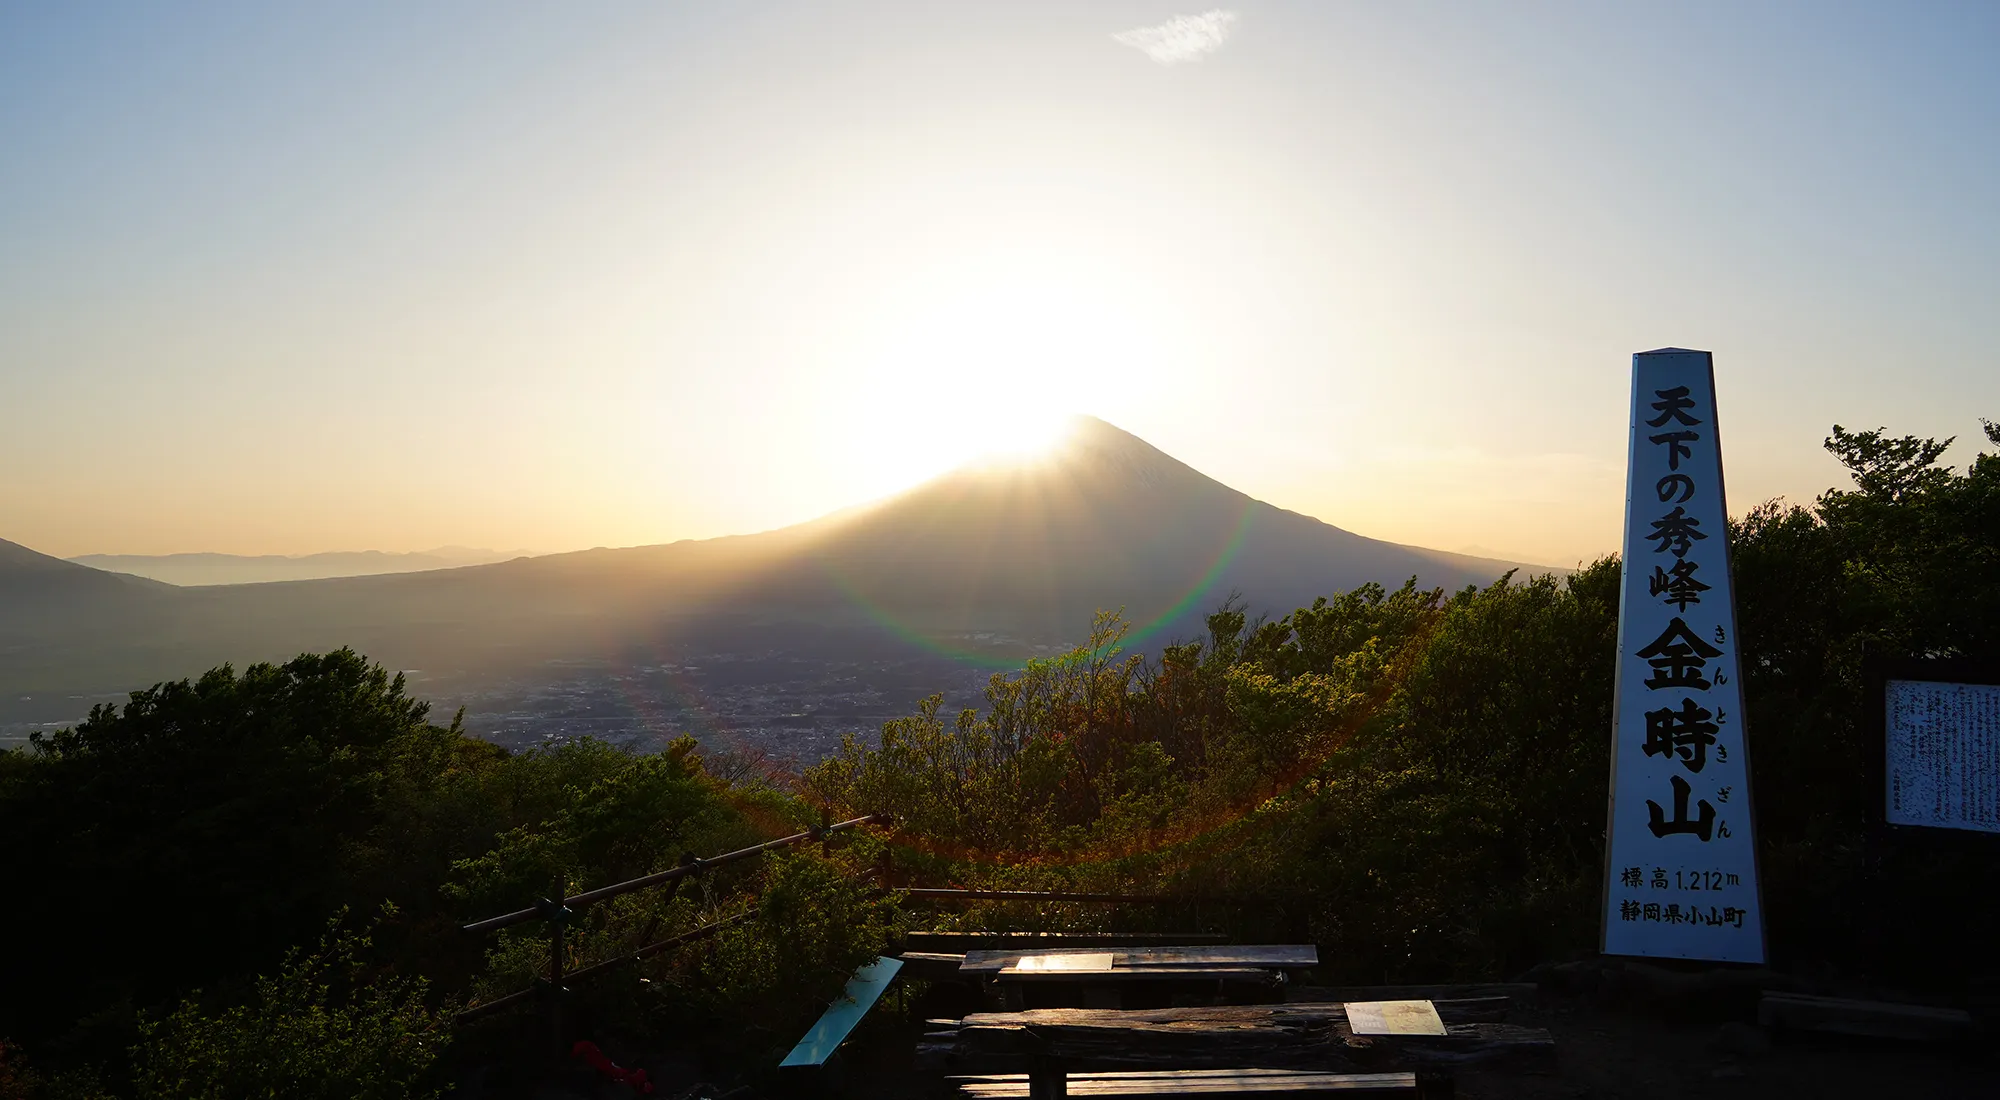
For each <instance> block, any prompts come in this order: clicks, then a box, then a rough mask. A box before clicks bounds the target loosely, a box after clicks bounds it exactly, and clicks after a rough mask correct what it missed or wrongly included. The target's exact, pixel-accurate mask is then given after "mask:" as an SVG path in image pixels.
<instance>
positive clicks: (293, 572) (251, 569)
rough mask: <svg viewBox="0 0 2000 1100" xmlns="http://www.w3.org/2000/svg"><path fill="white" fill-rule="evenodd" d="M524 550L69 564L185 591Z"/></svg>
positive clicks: (445, 563)
mask: <svg viewBox="0 0 2000 1100" xmlns="http://www.w3.org/2000/svg"><path fill="white" fill-rule="evenodd" d="M528 556H529V554H528V552H527V551H526V550H508V551H500V550H478V549H474V548H472V547H469V546H441V547H438V548H437V549H436V550H419V551H416V552H414V553H403V554H398V553H385V552H383V551H381V550H337V551H333V552H330V553H324V554H298V555H283V554H255V555H249V554H79V555H77V556H76V557H73V558H69V559H67V560H69V561H73V562H75V563H76V564H78V565H88V566H90V567H91V568H92V569H102V570H105V571H107V572H111V573H130V574H132V575H133V576H135V577H149V578H151V579H153V580H156V581H165V582H167V583H168V584H175V585H180V586H182V587H197V586H200V585H209V584H260V583H262V582H265V581H314V580H321V579H324V578H327V577H372V576H376V575H379V574H382V573H419V572H423V571H425V570H429V569H454V568H457V567H458V566H461V565H486V564H487V563H489V562H496V561H507V560H509V559H511V558H521V557H528Z"/></svg>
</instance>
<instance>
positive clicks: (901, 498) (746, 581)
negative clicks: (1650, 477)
mask: <svg viewBox="0 0 2000 1100" xmlns="http://www.w3.org/2000/svg"><path fill="white" fill-rule="evenodd" d="M8 546H9V547H10V549H9V551H8V555H7V557H6V558H5V559H4V560H0V598H4V599H5V600H6V603H7V615H6V617H5V625H4V626H3V627H0V646H4V649H0V684H4V690H5V692H6V694H7V695H8V696H10V697H16V696H20V695H35V694H39V693H52V692H91V691H102V690H112V689H116V688H120V687H129V685H131V684H133V683H140V682H151V681H152V680H155V679H158V678H162V677H169V676H179V675H187V674H190V673H194V672H198V671H200V670H201V669H204V668H207V667H209V666H211V665H214V664H217V663H220V662H223V661H231V662H235V663H236V664H238V665H239V666H240V665H242V664H244V663H247V662H250V661H254V660H266V659H277V658H283V657H287V656H290V655H292V654H296V653H298V652H301V651H306V650H320V649H328V648H333V647H337V646H341V645H352V646H355V647H357V648H359V649H361V650H362V651H364V652H366V653H369V654H370V655H371V656H375V657H377V658H378V659H381V660H383V661H385V662H387V663H389V664H390V665H392V666H394V667H406V668H424V669H432V670H443V671H444V672H447V673H449V674H453V675H467V676H477V675H481V674H485V673H498V672H501V671H504V670H509V669H515V668H519V667H522V666H523V665H524V664H530V663H534V662H542V661H548V660H552V659H565V658H582V657H601V656H606V655H612V654H617V653H620V652H625V651H629V650H632V649H634V648H644V647H649V646H651V647H657V646H661V645H668V644H672V645H675V646H679V647H692V648H695V649H701V648H704V647H713V646H725V647H736V648H742V647H744V646H746V645H748V646H751V647H753V648H755V649H756V650H758V651H761V652H773V653H785V652H792V651H815V650H824V649H826V648H827V647H833V648H840V647H847V646H853V645H866V646H895V645H906V646H907V645H914V646H918V647H925V646H929V647H936V648H941V649H944V650H947V651H961V650H965V649H967V648H973V649H978V650H980V651H981V652H988V653H990V654H991V655H993V656H995V657H996V658H1004V659H1017V658H1018V657H1019V656H1020V655H1022V654H1024V653H1026V652H1030V651H1031V649H1032V647H1034V646H1037V645H1051V644H1060V643H1063V642H1066V641H1073V640H1075V639H1076V638H1078V637H1079V636H1080V635H1081V634H1082V633H1083V631H1084V630H1085V629H1086V628H1087V627H1088V625H1089V623H1090V620H1091V616H1092V614H1093V613H1094V612H1095V611H1097V610H1099V609H1122V610H1123V612H1124V614H1125V616H1126V617H1127V619H1128V620H1129V621H1130V622H1131V623H1133V624H1134V626H1135V628H1136V632H1135V640H1136V641H1138V642H1139V643H1140V644H1147V643H1156V642H1158V641H1161V640H1165V639H1167V638H1170V637H1173V636H1176V635H1182V636H1185V635H1191V634H1193V633H1195V632H1196V631H1198V629H1199V627H1200V623H1201V619H1202V616H1203V615H1205V614H1206V613H1207V612H1209V611H1211V610H1213V609H1214V607H1215V605H1217V604H1218V603H1219V602H1220V601H1222V600H1223V599H1224V598H1225V597H1227V596H1228V595H1229V594H1231V593H1240V594H1241V596H1242V597H1243V599H1244V600H1245V601H1246V603H1247V604H1248V606H1249V607H1250V609H1251V610H1252V611H1259V610H1262V611H1268V612H1271V613H1274V614H1279V613H1283V612H1284V611H1287V610H1289V609H1291V608H1293V607H1297V606H1300V605H1302V604H1304V603H1308V602H1310V601H1311V600H1312V599H1313V598H1314V597H1315V596H1321V595H1328V594H1332V593H1335V592H1339V591H1343V590H1346V589H1348V588H1352V587H1354V586H1356V585H1359V584H1362V583H1365V582H1369V581H1374V582H1379V583H1382V584H1384V585H1389V586H1395V585H1398V584H1401V583H1402V582H1403V581H1404V580H1405V579H1407V578H1409V577H1412V576H1414V577H1416V578H1417V579H1418V581H1419V582H1420V583H1421V584H1424V585H1426V586H1433V585H1435V586H1443V587H1445V588H1448V589H1449V588H1457V587H1461V586H1464V585H1467V584H1486V583H1490V582H1491V581H1493V580H1494V579H1495V578H1497V577H1498V576H1500V575H1501V574H1502V573H1504V572H1506V571H1507V570H1509V569H1512V568H1515V567H1516V565H1515V563H1511V562H1504V561H1497V560H1491V559H1482V558H1472V557H1466V556H1463V555H1459V554H1450V553H1444V552H1441V551H1435V550H1426V549H1422V548H1418V547H1410V546H1402V545H1398V544H1395V543H1388V542H1382V541H1379V540H1376V539H1370V538H1366V537H1364V536H1361V535H1357V534H1354V533H1352V532H1349V531H1345V530H1342V529H1340V528H1338V527H1334V526H1332V525H1330V524H1327V523H1324V522H1321V521H1320V520H1317V519H1314V518H1312V517H1310V516H1304V515H1300V514H1298V513H1296V512H1289V511H1286V510H1284V509H1281V508H1277V507H1274V506H1272V505H1269V504H1266V503H1263V502H1261V501H1258V500H1254V499H1252V498H1251V497H1249V496H1247V495H1245V494H1243V493H1241V492H1238V491H1236V490H1235V489H1232V488H1230V487H1228V486H1226V485H1223V484H1222V483H1220V482H1218V481H1215V480H1214V479H1212V478H1209V477H1206V476H1204V475H1203V474H1201V473H1199V472H1198V471H1196V470H1194V469H1192V468H1191V467H1189V466H1187V465H1186V464H1185V463H1182V462H1180V461H1178V460H1176V459H1174V458H1173V457H1172V456H1170V455H1167V454H1165V453H1164V452H1162V451H1160V450H1159V449H1157V448H1155V447H1153V446H1151V445H1150V444H1148V443H1146V442H1145V441H1144V440H1141V439H1139V438H1138V437H1136V436H1133V435H1131V434H1129V433H1127V432H1124V431H1122V430H1120V429H1118V428H1116V427H1113V426H1112V425H1110V424H1107V423H1105V422H1103V421H1101V420H1095V419H1091V418H1087V417H1085V418H1078V419H1077V420H1076V421H1075V422H1074V423H1073V424H1072V425H1071V426H1070V428H1069V431H1068V432H1067V434H1066V435H1065V436H1064V437H1062V438H1061V439H1060V440H1059V441H1058V442H1056V443H1055V444H1054V445H1053V446H1052V447H1050V448H1049V449H1048V450H1046V451H1045V452H1044V453H1042V454H1040V455H1038V456H1035V457H1032V458H1028V459H1023V460H1017V461H1009V462H999V461H990V460H989V461H981V462H976V463H972V464H970V465H967V466H965V467H962V468H960V469H958V470H956V471H954V472H951V473H948V474H946V475H944V476H942V477H939V478H936V479H934V480H932V481H930V482H928V483H926V484H924V485H921V486H919V487H917V488H915V489H912V490H910V491H908V492H906V493H903V494H900V495H898V496H895V497H891V498H889V499H887V500H883V501H879V502H876V503H874V504H871V505H866V506H862V507H858V508H852V509H848V510H846V511H843V512H839V513H836V514H834V515H831V516H827V517H823V518H821V519H818V520H814V521H812V522H809V523H804V524H799V525H797V526H793V527H787V528H782V529H779V530H775V531H767V532H763V533H760V534H753V535H741V536H733V537H727V538H717V539H707V540H699V541H694V540H690V541H683V542H677V543H671V544H667V545H658V546H638V547H630V548H625V549H598V550H589V551H582V552H578V553H571V554H556V555H549V556H544V557H537V558H521V559H516V560H512V561H505V562H498V563H493V564H487V565H479V566H471V567H465V568H456V569H438V570H429V571H425V572H412V573H401V574H390V575H380V576H357V577H343V578H335V579H324V580H311V581H296V582H281V583H266V584H255V585H224V586H209V587H201V588H176V587H173V586H169V585H164V584H159V583H157V582H152V581H145V580H141V579H139V578H134V577H126V576H122V575H119V574H110V573H104V572H100V571H97V570H92V569H86V568H84V567H82V566H78V565H75V564H72V563H69V562H63V561H58V560H56V559H54V558H49V557H45V556H43V555H39V554H35V553H33V552H32V551H28V550H26V549H24V548H19V547H13V546H12V544H8Z"/></svg>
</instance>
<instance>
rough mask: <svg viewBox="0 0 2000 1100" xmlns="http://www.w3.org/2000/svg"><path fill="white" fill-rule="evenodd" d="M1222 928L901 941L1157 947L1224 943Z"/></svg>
mask: <svg viewBox="0 0 2000 1100" xmlns="http://www.w3.org/2000/svg"><path fill="white" fill-rule="evenodd" d="M1228 942H1229V936H1228V935H1227V934H1226V933H1222V932H911V933H909V934H908V935H907V936H905V937H904V943H903V945H904V946H905V947H906V948H908V949H909V950H911V951H951V952H956V953H958V954H961V955H962V954H964V953H965V952H967V951H984V950H991V949H994V948H1003V947H1018V948H1021V949H1022V950H1028V951H1046V950H1051V949H1055V948H1062V947H1157V946H1169V947H1171V946H1175V945H1179V944H1220V943H1228Z"/></svg>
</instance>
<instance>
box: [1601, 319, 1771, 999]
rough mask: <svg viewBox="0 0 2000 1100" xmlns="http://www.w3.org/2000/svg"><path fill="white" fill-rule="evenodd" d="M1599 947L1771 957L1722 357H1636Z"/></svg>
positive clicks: (1722, 957)
mask: <svg viewBox="0 0 2000 1100" xmlns="http://www.w3.org/2000/svg"><path fill="white" fill-rule="evenodd" d="M1631 433H1632V434H1631V450H1630V457H1629V460H1628V466H1627V470H1628V477H1627V482H1626V490H1625V554H1624V562H1623V574H1624V575H1623V579H1622V586H1623V587H1622V589H1621V592H1620V597H1619V612H1618V635H1619V636H1618V671H1617V693H1616V696H1615V701H1614V704H1613V713H1614V717H1613V740H1612V748H1611V799H1610V814H1609V825H1608V829H1607V838H1606V839H1607V843H1606V845H1605V857H1606V865H1605V890H1604V921H1603V930H1604V931H1603V949H1604V951H1605V953H1607V954H1613V955H1647V956H1655V957H1664V958H1677V959H1713V960H1717V961H1723V962H1742V963H1761V962H1763V961H1764V924H1763V907H1762V904H1761V901H1760V898H1759V894H1758V889H1757V846H1756V840H1755V837H1754V836H1753V835H1752V832H1751V827H1752V821H1753V817H1752V814H1751V810H1750V760H1749V754H1748V753H1747V752H1746V751H1745V746H1744V731H1743V700H1742V684H1741V680H1740V678H1739V672H1738V670H1739V668H1740V664H1741V662H1740V658H1739V653H1738V650H1737V640H1736V610H1735V604H1734V600H1733V593H1732V591H1731V585H1730V577H1729V549H1728V530H1727V526H1726V517H1727V516H1728V508H1727V504H1726V502H1725V499H1724V496H1723V491H1722V451H1721V445H1720V441H1719V439H1718V438H1717V431H1716V409H1715V371H1714V364H1713V361H1712V359H1711V358H1710V356H1709V353H1707V352H1704V351H1685V350H1682V349H1679V348H1667V349H1663V350H1661V351H1649V352H1642V353H1640V354H1638V355H1635V356H1633V357H1632V418H1631Z"/></svg>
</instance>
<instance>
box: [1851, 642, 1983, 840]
mask: <svg viewBox="0 0 2000 1100" xmlns="http://www.w3.org/2000/svg"><path fill="white" fill-rule="evenodd" d="M1872 664H1873V666H1874V667H1873V668H1872V669H1871V675H1870V680H1871V688H1872V690H1871V692H1870V695H1871V696H1872V700H1871V702H1872V707H1873V709H1874V714H1873V716H1872V718H1873V722H1872V725H1873V728H1874V733H1875V738H1876V741H1877V744H1878V749H1879V756H1878V759H1879V760H1880V761H1881V765H1882V771H1881V775H1880V776H1879V778H1878V780H1877V782H1878V784H1879V785H1878V787H1877V799H1878V801H1877V805H1878V806H1879V807H1880V811H1881V818H1882V820H1883V821H1885V822H1887V823H1888V824H1890V825H1914V826H1922V827H1926V828H1934V829H1963V830H1967V831H1971V832H1981V833H2000V682H1996V681H2000V668H1995V667H1993V664H1992V663H1991V662H1977V661H1967V660H1962V659H1961V660H1904V661H1894V662H1872Z"/></svg>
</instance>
